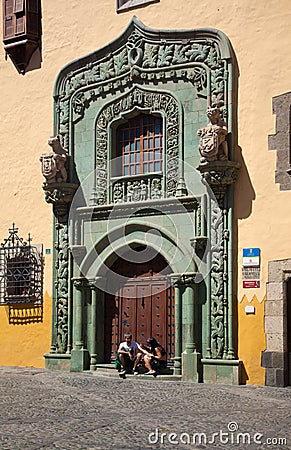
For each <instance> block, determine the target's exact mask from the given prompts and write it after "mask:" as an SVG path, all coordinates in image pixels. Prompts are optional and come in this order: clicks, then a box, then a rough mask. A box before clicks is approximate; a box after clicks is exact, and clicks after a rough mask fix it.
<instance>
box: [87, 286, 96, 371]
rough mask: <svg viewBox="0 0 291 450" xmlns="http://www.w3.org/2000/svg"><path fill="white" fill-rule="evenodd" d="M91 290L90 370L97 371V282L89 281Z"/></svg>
mask: <svg viewBox="0 0 291 450" xmlns="http://www.w3.org/2000/svg"><path fill="white" fill-rule="evenodd" d="M89 287H90V290H91V300H92V301H91V321H92V323H91V330H90V335H91V352H90V370H92V371H93V370H96V364H97V349H96V347H97V346H96V339H97V336H96V330H97V286H96V280H89Z"/></svg>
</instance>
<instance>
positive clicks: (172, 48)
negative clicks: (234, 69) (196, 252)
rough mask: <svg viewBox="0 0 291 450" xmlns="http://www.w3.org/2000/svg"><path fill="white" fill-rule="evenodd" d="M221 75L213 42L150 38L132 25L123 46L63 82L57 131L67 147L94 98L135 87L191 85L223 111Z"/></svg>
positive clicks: (221, 63) (222, 63)
mask: <svg viewBox="0 0 291 450" xmlns="http://www.w3.org/2000/svg"><path fill="white" fill-rule="evenodd" d="M123 42H124V41H123ZM92 59H93V58H92ZM225 72H226V61H225V60H223V59H221V56H220V51H219V48H218V45H217V42H216V41H215V40H214V39H211V38H205V39H201V38H199V39H196V40H195V39H187V42H183V39H182V38H181V39H178V38H172V39H171V38H170V37H169V38H168V39H165V40H161V39H159V33H158V32H157V35H156V37H155V39H154V38H153V37H151V38H149V37H148V36H146V34H144V33H143V30H142V29H140V28H139V27H137V26H135V27H134V28H133V30H132V32H131V34H130V35H129V36H128V37H127V39H126V42H125V43H124V44H122V45H121V46H117V48H116V49H114V45H112V46H110V48H109V47H108V52H107V54H106V56H102V57H99V58H96V61H94V60H92V62H89V63H87V64H86V65H84V66H83V67H81V68H78V69H76V70H73V71H72V72H70V73H68V74H67V75H66V77H64V78H63V80H62V83H61V85H60V87H59V92H58V96H57V97H56V101H57V112H58V121H59V122H58V132H59V133H60V134H62V135H63V137H64V145H65V147H66V145H67V143H68V132H69V123H70V121H77V120H79V119H80V118H81V117H82V116H83V115H84V112H85V109H86V108H88V107H89V105H90V103H91V102H92V101H96V100H97V98H98V97H100V96H102V97H105V96H106V95H108V94H109V93H110V94H114V93H118V92H120V91H121V90H124V89H127V88H129V87H130V86H132V85H133V84H138V85H142V84H149V83H155V84H157V83H158V82H162V83H166V82H168V81H171V80H175V82H178V81H184V82H189V83H192V84H193V86H195V88H196V89H197V91H198V92H201V94H203V95H204V96H207V97H208V98H211V104H212V105H217V106H219V107H220V108H222V109H223V108H225V107H226V105H225V97H226V94H225V93H226V77H225ZM224 115H225V116H226V115H227V111H226V109H225V110H224Z"/></svg>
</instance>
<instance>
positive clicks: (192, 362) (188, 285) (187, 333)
mask: <svg viewBox="0 0 291 450" xmlns="http://www.w3.org/2000/svg"><path fill="white" fill-rule="evenodd" d="M182 279H183V282H184V284H185V292H184V296H183V330H184V333H183V334H184V346H185V350H184V351H183V353H182V376H183V380H185V381H194V382H197V383H198V382H200V381H201V354H200V353H198V352H197V344H196V339H197V320H198V314H197V306H198V305H197V301H198V299H197V286H196V284H195V274H192V275H191V274H187V275H183V276H182Z"/></svg>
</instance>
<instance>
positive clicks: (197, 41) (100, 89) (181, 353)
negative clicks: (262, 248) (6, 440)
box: [44, 18, 240, 383]
mask: <svg viewBox="0 0 291 450" xmlns="http://www.w3.org/2000/svg"><path fill="white" fill-rule="evenodd" d="M237 76H238V73H237V67H236V61H235V57H234V54H233V52H232V49H231V45H230V43H229V41H228V39H227V38H226V37H225V35H224V34H223V33H221V32H219V31H217V30H212V29H199V30H189V31H161V30H152V29H149V28H147V27H145V26H144V25H143V24H141V23H140V22H139V21H138V20H137V19H136V18H134V19H133V21H132V22H131V24H130V25H129V27H128V28H127V30H126V31H125V32H124V33H123V34H122V35H121V36H120V37H119V38H118V39H117V40H115V41H113V42H111V43H110V44H109V45H108V46H106V47H104V48H102V49H101V50H99V51H97V52H95V53H92V54H90V55H88V56H86V57H84V58H81V59H79V60H76V61H74V62H73V63H71V64H69V65H68V66H67V67H65V68H64V69H63V70H62V71H61V72H60V74H59V77H58V79H57V82H56V86H55V93H54V99H55V130H54V131H55V134H56V135H60V136H61V140H62V143H63V147H64V148H65V149H66V150H67V152H68V155H69V158H68V167H67V170H68V175H69V176H68V180H67V181H66V182H64V183H59V185H58V186H56V187H55V190H54V189H52V188H49V187H48V186H47V185H45V186H44V190H45V191H46V198H47V201H49V202H51V203H53V204H54V215H55V223H56V225H55V260H54V261H55V264H54V267H55V272H54V280H55V295H54V305H53V311H54V312H53V333H52V350H51V353H50V354H48V355H46V364H47V367H58V364H60V366H61V367H63V360H64V355H66V361H67V366H69V364H70V368H71V370H84V369H89V368H90V369H91V370H94V368H95V367H96V364H97V363H102V362H104V358H105V356H104V351H105V350H104V348H105V340H106V336H105V325H104V323H105V316H104V310H105V309H106V293H108V292H109V291H110V293H113V291H114V289H116V290H117V289H118V286H119V284H120V278H118V277H117V278H118V279H117V280H115V275H113V276H112V272H110V268H111V266H112V264H113V263H114V262H115V261H116V260H117V259H118V256H120V255H121V254H123V253H122V252H124V251H125V250H124V249H125V248H129V247H130V248H133V247H135V246H137V245H140V246H144V245H148V246H149V247H150V248H151V249H153V250H155V252H156V253H157V254H159V255H161V257H162V258H164V260H165V261H166V262H167V265H168V272H167V273H165V274H164V275H165V276H166V277H168V280H169V282H170V283H172V285H173V286H174V288H175V337H174V341H175V357H174V373H175V374H176V375H182V377H183V378H184V379H187V380H193V381H203V380H204V381H213V380H214V379H215V382H219V379H220V372H221V373H223V374H224V376H223V377H221V379H223V382H225V381H227V382H231V383H237V382H239V366H240V364H239V361H237V360H236V349H235V345H234V343H233V331H234V326H235V321H234V317H233V307H232V305H233V267H232V261H233V255H234V251H235V249H233V237H232V227H233V217H232V209H233V183H234V182H235V179H236V172H237V170H238V168H239V167H238V164H237V163H235V162H234V161H232V158H233V148H234V146H235V141H236V126H235V119H236V117H235V104H236V97H235V96H236V90H237V84H236V81H237ZM208 107H212V108H217V109H218V111H219V114H220V117H221V118H222V119H223V121H224V122H225V123H226V124H227V136H226V138H225V141H226V142H227V146H228V158H226V159H225V160H218V159H217V160H212V161H206V162H204V163H203V164H201V163H200V154H199V150H198V148H199V138H198V136H197V131H198V130H199V129H200V128H201V127H206V126H207V116H206V110H207V108H208ZM139 114H148V115H151V116H154V117H156V116H158V117H161V118H162V121H163V136H164V137H163V171H162V172H161V173H157V174H155V173H153V174H147V173H145V174H142V175H140V176H136V177H133V178H132V179H131V178H130V177H119V178H118V179H117V177H115V176H113V171H112V161H113V160H114V159H115V158H116V151H115V149H116V130H117V128H118V126H119V125H120V124H123V123H125V122H126V121H127V120H128V119H130V118H132V117H137V116H138V115H139ZM217 128H219V127H217ZM220 129H221V127H220ZM201 145H202V144H201V141H200V146H201ZM211 145H212V144H211ZM196 169H198V170H196ZM78 185H80V188H79V189H78V190H77V194H76V195H75V197H74V200H73V201H72V202H71V199H72V195H67V190H68V189H70V186H71V187H73V188H72V189H73V190H71V193H70V194H73V193H74V191H75V190H76V189H77V186H78ZM132 186H134V191H133V193H132V192H131V190H132ZM209 187H210V188H211V189H212V190H211V189H209ZM69 207H70V213H69ZM150 230H154V231H156V232H158V233H159V235H158V238H157V237H155V238H154V237H153V236H152V235H150V234H149V231H150ZM124 239H125V241H126V242H125V241H124ZM157 239H158V240H157ZM69 247H70V250H71V252H69V251H68V249H69ZM115 282H116V286H115V285H114V283H115ZM118 283H119V284H118ZM109 286H110V288H109ZM110 289H111V290H110ZM112 289H113V290H112Z"/></svg>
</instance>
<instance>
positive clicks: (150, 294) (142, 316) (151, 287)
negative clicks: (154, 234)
mask: <svg viewBox="0 0 291 450" xmlns="http://www.w3.org/2000/svg"><path fill="white" fill-rule="evenodd" d="M139 252H141V253H144V252H147V256H146V257H144V258H143V259H144V260H146V262H136V261H132V260H130V258H129V257H128V256H127V255H126V254H125V255H123V257H119V258H118V259H117V260H116V261H115V262H114V263H113V265H112V266H111V271H113V272H115V273H117V274H118V275H121V276H122V277H124V282H123V283H121V284H120V288H119V289H118V290H117V291H116V293H115V294H109V293H107V294H106V296H105V327H104V343H105V344H104V346H105V349H104V350H105V352H104V358H105V362H110V361H112V360H114V358H115V354H116V351H117V349H118V345H119V343H120V342H121V341H122V340H123V337H124V334H125V333H127V332H131V333H132V335H133V339H134V340H136V341H137V342H141V343H145V342H146V339H147V338H148V337H150V336H154V337H155V338H156V339H157V340H158V341H159V342H160V343H161V344H162V345H163V347H164V348H165V349H166V351H167V359H168V363H171V362H172V360H173V357H174V327H175V323H174V318H175V311H174V303H175V299H174V289H173V287H172V286H171V284H170V280H169V278H168V277H167V272H170V269H169V267H168V264H167V262H166V261H165V259H164V258H163V257H162V256H161V255H160V254H155V255H154V253H155V252H153V251H152V250H151V249H147V250H145V248H144V247H143V246H139V247H136V248H135V252H134V253H137V255H138V253H139ZM151 253H152V255H151ZM161 272H163V273H161Z"/></svg>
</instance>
